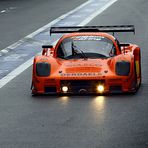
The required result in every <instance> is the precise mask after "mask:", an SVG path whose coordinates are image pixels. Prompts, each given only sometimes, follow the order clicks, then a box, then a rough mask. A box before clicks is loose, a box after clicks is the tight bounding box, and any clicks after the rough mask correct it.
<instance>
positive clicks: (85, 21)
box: [79, 0, 117, 26]
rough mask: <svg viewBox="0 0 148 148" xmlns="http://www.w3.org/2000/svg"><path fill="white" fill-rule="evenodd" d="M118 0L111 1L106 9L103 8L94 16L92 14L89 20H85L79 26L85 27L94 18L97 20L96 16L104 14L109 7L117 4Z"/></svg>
mask: <svg viewBox="0 0 148 148" xmlns="http://www.w3.org/2000/svg"><path fill="white" fill-rule="evenodd" d="M116 1H117V0H111V1H109V2H108V3H107V4H106V5H105V6H104V7H102V8H101V9H99V10H98V11H96V12H94V13H93V14H91V15H90V16H89V17H88V18H87V19H85V20H84V21H83V22H81V23H80V24H79V26H83V25H86V24H88V23H89V22H90V21H91V20H92V19H93V18H95V17H96V16H98V15H99V14H100V13H102V12H103V11H104V10H106V9H107V8H108V7H110V6H111V5H112V4H113V3H115V2H116Z"/></svg>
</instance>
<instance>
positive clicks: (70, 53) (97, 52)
mask: <svg viewBox="0 0 148 148" xmlns="http://www.w3.org/2000/svg"><path fill="white" fill-rule="evenodd" d="M115 53H116V51H115V47H114V44H113V42H112V41H111V40H110V39H108V38H106V37H102V36H76V37H71V38H65V39H64V40H63V41H62V42H61V44H60V45H59V47H58V50H57V55H58V57H59V58H63V59H79V58H109V57H112V56H114V55H115Z"/></svg>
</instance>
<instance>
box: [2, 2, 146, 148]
mask: <svg viewBox="0 0 148 148" xmlns="http://www.w3.org/2000/svg"><path fill="white" fill-rule="evenodd" d="M63 2H64V3H65V4H66V3H67V1H66V0H64V1H63ZM63 5H64V4H63ZM147 6H148V1H147V0H140V1H139V0H130V1H129V0H119V1H118V2H116V3H115V4H113V5H112V6H111V7H110V8H108V9H107V10H106V11H104V12H103V13H102V14H101V15H99V16H98V17H96V18H95V19H94V20H93V21H92V22H90V24H89V25H98V24H99V25H104V24H105V25H108V24H134V25H135V27H136V35H135V36H134V35H129V34H127V35H125V34H123V35H122V34H120V35H119V39H120V40H122V41H128V40H130V41H131V42H135V43H137V44H138V45H139V46H141V50H142V77H143V80H142V86H141V88H140V90H139V92H138V93H137V94H136V95H112V96H68V97H66V96H65V97H60V96H38V97H36V98H34V97H32V96H31V94H30V90H29V89H30V82H31V67H30V68H29V69H27V70H26V71H25V72H23V73H22V74H21V75H19V76H18V77H17V78H15V79H14V80H12V81H11V82H9V83H8V84H7V85H5V86H4V87H3V88H1V89H0V148H9V147H10V148H20V147H21V148H32V147H36V148H41V147H42V148H59V147H60V148H147V147H148V107H147V106H148V75H147V74H148V68H147V57H148V50H147V41H148V26H147V24H148V15H147V14H148V9H147ZM68 7H69V6H68ZM20 15H21V14H20ZM27 29H28V28H27ZM16 30H17V29H16Z"/></svg>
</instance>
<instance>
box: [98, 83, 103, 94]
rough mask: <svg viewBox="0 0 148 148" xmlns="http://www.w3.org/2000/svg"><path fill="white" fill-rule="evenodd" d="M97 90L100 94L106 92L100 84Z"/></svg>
mask: <svg viewBox="0 0 148 148" xmlns="http://www.w3.org/2000/svg"><path fill="white" fill-rule="evenodd" d="M97 90H98V92H99V93H103V92H104V85H102V84H99V85H98V86H97Z"/></svg>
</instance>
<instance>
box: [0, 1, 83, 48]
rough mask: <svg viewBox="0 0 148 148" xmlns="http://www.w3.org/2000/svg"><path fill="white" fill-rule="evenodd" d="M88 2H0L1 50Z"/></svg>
mask: <svg viewBox="0 0 148 148" xmlns="http://www.w3.org/2000/svg"><path fill="white" fill-rule="evenodd" d="M85 1H86V0H29V1H28V0H27V1H26V0H0V34H1V35H0V50H1V49H3V48H5V47H7V46H9V45H11V44H13V43H14V42H16V41H18V40H19V39H21V38H23V37H25V36H27V35H28V34H30V33H32V32H34V31H36V30H37V29H38V28H40V27H42V26H44V25H46V24H47V23H49V22H51V21H52V20H54V19H56V18H57V17H59V16H61V15H63V14H65V13H66V12H68V11H70V10H72V9H74V8H75V7H77V6H79V5H80V4H82V3H84V2H85Z"/></svg>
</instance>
